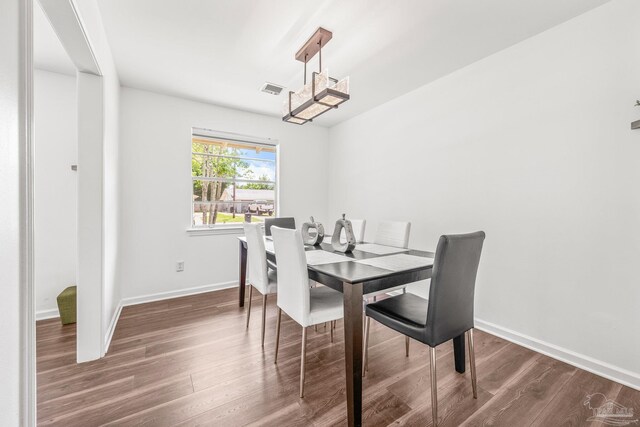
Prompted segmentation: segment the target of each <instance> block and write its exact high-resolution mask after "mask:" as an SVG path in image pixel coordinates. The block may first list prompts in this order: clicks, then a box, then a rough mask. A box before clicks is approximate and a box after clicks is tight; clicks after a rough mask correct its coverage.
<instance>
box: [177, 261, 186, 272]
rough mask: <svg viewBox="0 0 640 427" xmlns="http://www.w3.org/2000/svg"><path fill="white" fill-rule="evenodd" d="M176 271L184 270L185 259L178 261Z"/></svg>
mask: <svg viewBox="0 0 640 427" xmlns="http://www.w3.org/2000/svg"><path fill="white" fill-rule="evenodd" d="M176 271H184V261H178V262H177V263H176Z"/></svg>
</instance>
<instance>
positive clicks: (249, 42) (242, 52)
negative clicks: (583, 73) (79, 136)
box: [36, 0, 608, 126]
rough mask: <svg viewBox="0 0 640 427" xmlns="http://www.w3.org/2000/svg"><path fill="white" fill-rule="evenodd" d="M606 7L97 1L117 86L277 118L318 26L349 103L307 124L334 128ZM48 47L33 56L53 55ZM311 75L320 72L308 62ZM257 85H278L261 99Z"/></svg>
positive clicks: (554, 1) (522, 2) (591, 1)
mask: <svg viewBox="0 0 640 427" xmlns="http://www.w3.org/2000/svg"><path fill="white" fill-rule="evenodd" d="M607 1H608V0H518V1H514V0H483V1H478V0H430V1H425V0H401V1H374V0H349V1H345V0H341V1H339V0H316V1H313V2H312V1H300V0H270V1H267V0H262V1H259V0H235V1H226V0H215V1H214V0H180V1H178V0H173V1H172V0H98V3H99V6H100V10H101V12H102V15H103V16H102V19H103V24H104V26H105V30H106V33H107V37H108V39H109V44H110V45H111V49H112V53H113V57H114V60H115V63H116V68H117V69H118V74H119V77H120V81H121V83H122V84H123V85H124V86H129V87H135V88H140V89H146V90H151V91H154V92H160V93H165V94H169V95H175V96H180V97H184V98H189V99H194V100H199V101H203V102H208V103H213V104H218V105H223V106H227V107H232V108H238V109H241V110H247V111H254V112H258V113H263V114H269V115H274V116H281V110H282V103H283V101H284V100H285V99H286V93H287V91H288V90H294V91H295V90H298V89H299V88H300V87H301V86H302V78H303V66H302V63H300V62H298V61H296V60H295V59H294V55H295V53H296V51H297V50H298V48H299V47H300V46H301V45H302V44H303V43H304V42H305V41H306V40H307V38H308V37H309V36H310V35H311V34H313V32H314V31H315V30H316V28H317V27H319V26H323V27H325V28H327V29H328V30H331V31H333V39H332V40H331V41H330V42H329V44H328V45H327V46H326V48H324V49H323V51H322V59H323V65H324V66H325V67H327V68H328V69H329V71H330V75H331V76H333V77H336V78H342V77H344V76H347V75H348V76H350V86H351V100H350V101H348V102H346V103H345V104H343V105H342V106H340V108H339V109H338V110H336V111H332V112H329V113H327V114H325V115H323V116H321V117H319V118H318V119H316V120H314V123H316V124H320V125H323V126H332V125H335V124H337V123H339V122H341V121H343V120H346V119H348V118H350V117H353V116H355V115H357V114H359V113H362V112H364V111H366V110H369V109H371V108H373V107H375V106H377V105H380V104H381V103H384V102H386V101H388V100H390V99H393V98H395V97H398V96H400V95H402V94H404V93H407V92H409V91H411V90H413V89H415V88H417V87H420V86H422V85H424V84H426V83H429V82H432V81H434V80H436V79H438V78H440V77H442V76H445V75H447V74H449V73H451V72H453V71H455V70H457V69H460V68H462V67H464V66H466V65H468V64H470V63H472V62H475V61H477V60H479V59H481V58H484V57H486V56H488V55H491V54H492V53H495V52H498V51H500V50H502V49H505V48H507V47H509V46H511V45H513V44H515V43H518V42H520V41H522V40H524V39H526V38H529V37H531V36H533V35H535V34H538V33H540V32H542V31H544V30H546V29H549V28H551V27H553V26H555V25H558V24H560V23H562V22H564V21H566V20H568V19H571V18H573V17H575V16H577V15H579V14H581V13H584V12H586V11H588V10H590V9H593V8H594V7H597V6H599V5H601V4H603V3H606V2H607ZM37 21H38V20H36V26H37V25H38V22H37ZM36 42H38V37H37V36H36ZM50 48H51V46H49V47H47V51H46V52H42V51H40V52H39V51H38V49H36V56H38V55H43V58H44V56H45V55H46V56H51V55H53V53H52V52H53V49H51V50H49V49H50ZM48 60H49V61H50V62H51V63H52V64H54V63H55V61H51V60H50V59H48ZM44 61H45V59H42V60H40V59H38V60H37V61H36V63H38V62H44ZM55 65H56V66H58V67H60V68H61V69H62V68H63V67H62V64H61V63H59V64H55ZM309 68H310V70H316V69H317V57H316V58H314V59H313V60H311V61H310V63H309ZM264 82H271V83H276V84H280V85H283V86H285V87H286V89H285V90H284V91H283V93H282V94H281V95H279V96H273V95H269V94H266V93H262V92H260V91H259V89H260V87H261V86H262V84H263V83H264Z"/></svg>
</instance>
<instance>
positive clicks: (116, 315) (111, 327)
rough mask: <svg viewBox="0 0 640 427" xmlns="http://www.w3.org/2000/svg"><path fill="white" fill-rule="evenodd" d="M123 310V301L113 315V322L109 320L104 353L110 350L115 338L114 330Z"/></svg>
mask: <svg viewBox="0 0 640 427" xmlns="http://www.w3.org/2000/svg"><path fill="white" fill-rule="evenodd" d="M121 312H122V301H120V303H119V304H118V306H117V307H116V311H115V312H114V313H113V317H112V318H111V322H109V329H107V334H106V335H105V336H104V347H103V348H104V354H103V356H104V355H105V354H107V353H108V352H109V346H110V345H111V338H113V332H114V331H115V330H116V325H117V324H118V319H120V313H121Z"/></svg>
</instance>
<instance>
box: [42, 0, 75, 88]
mask: <svg viewBox="0 0 640 427" xmlns="http://www.w3.org/2000/svg"><path fill="white" fill-rule="evenodd" d="M33 3H34V6H33V66H34V67H35V68H39V69H41V70H47V71H53V72H54V73H60V74H68V75H70V76H75V75H76V67H75V66H74V65H73V63H72V62H71V59H70V58H69V56H68V55H67V52H66V51H65V50H64V47H62V43H60V40H59V39H58V36H57V35H56V33H55V32H54V31H53V28H52V27H51V24H50V23H49V21H48V20H47V17H46V15H45V14H44V12H43V11H42V8H41V7H40V4H39V3H38V2H37V1H36V2H33Z"/></svg>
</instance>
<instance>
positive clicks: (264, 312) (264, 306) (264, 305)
mask: <svg viewBox="0 0 640 427" xmlns="http://www.w3.org/2000/svg"><path fill="white" fill-rule="evenodd" d="M266 318H267V294H264V295H262V347H263V348H264V324H265V321H266Z"/></svg>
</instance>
